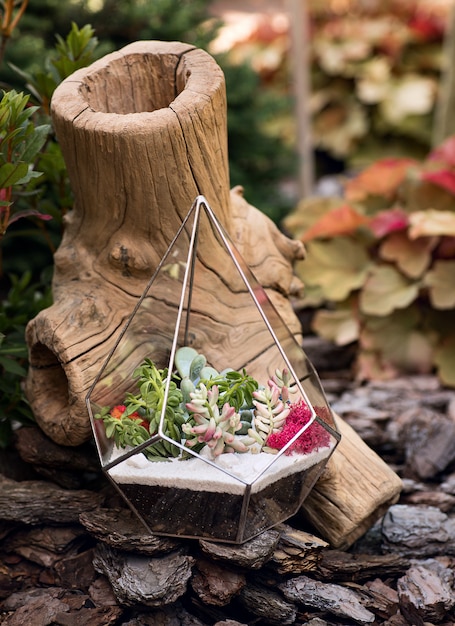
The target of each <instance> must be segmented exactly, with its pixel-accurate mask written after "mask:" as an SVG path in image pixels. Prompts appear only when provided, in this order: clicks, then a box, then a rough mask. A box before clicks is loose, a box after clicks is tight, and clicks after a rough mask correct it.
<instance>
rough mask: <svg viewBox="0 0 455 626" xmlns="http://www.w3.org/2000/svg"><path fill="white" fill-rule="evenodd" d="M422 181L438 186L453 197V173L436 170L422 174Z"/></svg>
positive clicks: (454, 180)
mask: <svg viewBox="0 0 455 626" xmlns="http://www.w3.org/2000/svg"><path fill="white" fill-rule="evenodd" d="M422 179H423V180H426V181H427V182H430V183H433V185H438V187H442V188H443V189H445V190H446V191H449V192H450V193H453V194H454V195H455V171H453V172H452V171H450V170H438V171H436V172H422Z"/></svg>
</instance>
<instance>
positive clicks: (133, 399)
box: [94, 359, 185, 460]
mask: <svg viewBox="0 0 455 626" xmlns="http://www.w3.org/2000/svg"><path fill="white" fill-rule="evenodd" d="M133 376H134V377H135V378H137V379H138V380H137V385H138V387H139V393H138V394H136V395H134V394H132V393H128V394H126V398H125V405H124V406H125V411H124V412H123V413H122V415H120V416H116V415H113V412H114V410H115V408H116V407H114V409H113V410H112V411H111V410H109V409H108V408H106V407H105V408H103V409H102V410H101V411H100V412H99V413H97V414H96V415H95V416H94V417H95V419H102V420H103V421H104V424H105V427H106V436H107V437H111V436H112V437H113V438H114V441H115V444H116V445H117V446H118V447H121V448H124V447H126V446H129V445H132V446H137V445H140V444H141V443H145V442H146V441H147V440H148V439H150V437H152V436H153V435H155V434H156V433H157V432H158V427H159V422H160V419H161V414H162V411H163V408H164V392H165V387H166V382H167V376H168V370H167V369H158V368H157V367H156V365H155V364H154V363H153V361H151V360H150V359H145V360H144V362H143V363H142V364H141V365H140V367H138V368H137V369H136V370H135V372H134V374H133ZM182 401H183V396H182V392H181V391H180V389H179V388H178V387H177V385H176V383H175V382H174V381H172V380H171V381H170V383H169V392H168V398H167V403H166V409H165V414H164V419H163V433H164V434H165V435H166V436H168V437H169V438H170V439H173V440H174V441H176V442H179V443H180V441H181V439H182V430H181V427H182V424H183V423H184V421H185V418H184V410H183V408H182ZM136 415H137V416H138V419H136V418H135V416H136ZM147 425H148V428H147ZM144 454H145V455H146V456H147V458H148V459H150V460H163V459H166V458H168V457H177V456H179V454H180V448H179V447H178V446H176V445H174V444H172V443H170V442H169V441H167V440H166V439H161V440H160V441H157V442H155V443H153V444H151V445H150V446H147V448H145V449H144Z"/></svg>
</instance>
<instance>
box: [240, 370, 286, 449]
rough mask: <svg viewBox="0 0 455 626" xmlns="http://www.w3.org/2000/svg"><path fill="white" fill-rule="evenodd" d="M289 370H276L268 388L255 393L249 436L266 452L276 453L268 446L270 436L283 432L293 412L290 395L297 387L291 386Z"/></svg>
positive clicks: (268, 383)
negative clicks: (291, 411)
mask: <svg viewBox="0 0 455 626" xmlns="http://www.w3.org/2000/svg"><path fill="white" fill-rule="evenodd" d="M290 381H291V379H290V375H289V372H288V370H286V369H284V370H283V371H280V370H276V371H275V374H274V375H273V376H272V377H271V378H270V379H269V380H268V381H267V387H262V388H260V389H257V390H256V391H255V392H254V393H253V398H254V399H253V405H254V407H255V414H254V418H253V427H252V428H250V429H249V430H248V435H249V436H250V437H251V438H252V439H253V440H254V441H255V442H256V443H258V444H259V445H260V446H261V449H262V450H263V451H265V452H272V453H276V452H277V450H276V449H274V448H268V447H267V446H266V444H267V440H268V438H269V437H270V435H272V434H274V433H278V432H280V431H281V430H282V428H283V426H284V424H285V422H286V418H287V417H288V415H289V412H290V410H291V405H290V401H289V394H290V393H295V391H296V387H295V385H292V386H290Z"/></svg>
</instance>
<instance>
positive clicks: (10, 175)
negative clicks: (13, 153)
mask: <svg viewBox="0 0 455 626" xmlns="http://www.w3.org/2000/svg"><path fill="white" fill-rule="evenodd" d="M27 174H28V165H27V163H4V164H3V165H2V166H1V167H0V189H4V188H5V187H11V186H12V185H16V184H17V183H18V182H19V181H20V180H22V179H24V178H25V177H26V176H27Z"/></svg>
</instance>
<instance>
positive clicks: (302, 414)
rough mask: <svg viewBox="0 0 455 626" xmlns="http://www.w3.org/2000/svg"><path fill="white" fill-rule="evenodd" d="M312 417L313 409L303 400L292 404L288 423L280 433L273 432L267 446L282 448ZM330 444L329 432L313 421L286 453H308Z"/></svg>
mask: <svg viewBox="0 0 455 626" xmlns="http://www.w3.org/2000/svg"><path fill="white" fill-rule="evenodd" d="M310 419H311V411H310V409H309V408H308V406H307V405H306V404H305V402H304V401H303V400H300V401H299V402H296V403H294V404H292V405H291V410H290V412H289V415H288V417H287V418H286V423H285V424H284V426H283V428H282V430H281V431H280V432H278V433H272V434H271V435H269V437H268V439H267V446H268V447H269V448H274V449H276V450H281V449H282V448H284V446H285V445H286V444H287V443H288V442H289V441H290V440H291V439H292V438H293V437H295V435H297V433H298V432H299V430H301V429H302V428H303V427H304V426H305V425H306V424H308V422H309V421H310ZM329 444H330V435H329V433H328V432H327V431H326V430H325V429H324V428H323V427H322V426H321V425H320V424H319V423H318V422H313V423H312V424H311V426H309V427H308V428H307V430H306V431H305V432H303V433H302V434H301V435H300V437H298V438H297V439H296V440H295V441H294V443H293V444H291V445H290V446H289V448H288V449H287V450H286V452H285V454H288V455H289V454H292V453H293V452H298V453H299V454H308V453H309V452H312V451H313V450H318V449H319V448H324V447H327V446H328V445H329Z"/></svg>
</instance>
